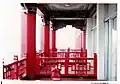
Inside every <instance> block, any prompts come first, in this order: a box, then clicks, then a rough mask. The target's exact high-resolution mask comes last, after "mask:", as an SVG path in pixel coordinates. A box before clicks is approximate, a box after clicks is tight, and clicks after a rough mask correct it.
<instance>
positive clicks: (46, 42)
mask: <svg viewBox="0 0 120 84" xmlns="http://www.w3.org/2000/svg"><path fill="white" fill-rule="evenodd" d="M49 35H50V27H49V21H46V23H45V27H44V53H45V56H46V57H47V56H49V51H50V46H49V43H50V37H49Z"/></svg>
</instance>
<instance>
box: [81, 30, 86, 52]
mask: <svg viewBox="0 0 120 84" xmlns="http://www.w3.org/2000/svg"><path fill="white" fill-rule="evenodd" d="M82 34H83V36H82V37H83V44H82V45H83V49H84V50H85V49H86V31H83V32H82Z"/></svg>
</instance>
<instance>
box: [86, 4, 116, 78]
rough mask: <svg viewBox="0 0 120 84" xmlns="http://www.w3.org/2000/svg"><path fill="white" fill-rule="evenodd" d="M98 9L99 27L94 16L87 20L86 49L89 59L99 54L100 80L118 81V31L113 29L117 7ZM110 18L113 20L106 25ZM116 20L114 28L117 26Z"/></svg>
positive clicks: (109, 6) (102, 6) (102, 5)
mask: <svg viewBox="0 0 120 84" xmlns="http://www.w3.org/2000/svg"><path fill="white" fill-rule="evenodd" d="M97 7H98V8H97V9H98V11H97V20H96V22H97V26H96V24H94V21H95V20H94V19H95V18H94V16H93V17H92V18H88V19H87V30H86V32H87V33H86V47H87V50H88V57H90V56H92V54H93V52H97V55H98V67H97V68H98V80H116V50H117V49H116V45H115V44H117V43H116V34H115V33H116V30H115V29H113V20H112V18H113V16H114V15H115V13H116V12H115V11H116V5H114V4H110V5H108V6H107V7H106V5H104V4H100V5H99V6H97ZM109 18H111V19H110V20H109V23H107V24H106V23H105V20H106V19H107V20H108V19H109ZM115 20H116V19H115ZM115 20H114V26H115V24H116V22H115ZM107 28H108V29H107ZM114 28H116V27H114ZM113 48H114V49H113ZM113 55H114V56H113Z"/></svg>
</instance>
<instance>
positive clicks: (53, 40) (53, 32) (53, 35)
mask: <svg viewBox="0 0 120 84" xmlns="http://www.w3.org/2000/svg"><path fill="white" fill-rule="evenodd" d="M56 55H57V54H56V30H54V29H53V30H52V56H53V57H55V56H56Z"/></svg>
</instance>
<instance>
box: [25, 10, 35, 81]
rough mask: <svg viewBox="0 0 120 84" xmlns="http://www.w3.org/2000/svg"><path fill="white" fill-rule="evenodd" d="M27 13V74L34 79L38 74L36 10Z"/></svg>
mask: <svg viewBox="0 0 120 84" xmlns="http://www.w3.org/2000/svg"><path fill="white" fill-rule="evenodd" d="M26 15H27V76H28V77H29V78H30V79H34V78H35V75H36V10H34V12H33V11H30V10H29V11H28V13H27V14H26Z"/></svg>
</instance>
